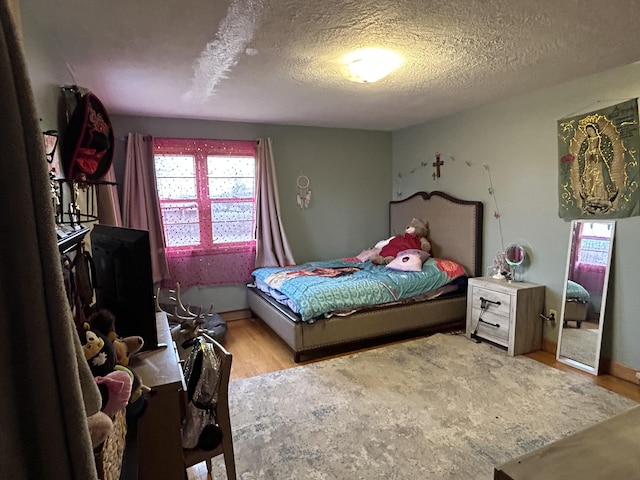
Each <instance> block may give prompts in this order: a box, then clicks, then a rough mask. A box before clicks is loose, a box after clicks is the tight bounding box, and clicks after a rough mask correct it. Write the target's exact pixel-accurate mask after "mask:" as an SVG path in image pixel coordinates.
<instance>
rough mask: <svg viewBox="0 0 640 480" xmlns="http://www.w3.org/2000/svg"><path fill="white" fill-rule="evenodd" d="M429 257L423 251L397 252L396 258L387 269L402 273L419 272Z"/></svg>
mask: <svg viewBox="0 0 640 480" xmlns="http://www.w3.org/2000/svg"><path fill="white" fill-rule="evenodd" d="M429 256H430V255H429V254H428V253H427V252H425V251H424V250H417V249H411V250H403V251H402V252H398V255H396V258H394V259H393V260H391V262H389V263H388V264H387V268H390V269H391V270H400V271H403V272H421V271H422V264H423V263H424V262H426V261H427V259H428V258H429Z"/></svg>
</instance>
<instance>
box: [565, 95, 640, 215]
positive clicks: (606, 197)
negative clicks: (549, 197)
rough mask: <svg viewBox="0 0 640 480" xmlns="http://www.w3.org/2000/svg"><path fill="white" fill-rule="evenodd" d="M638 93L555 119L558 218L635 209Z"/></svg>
mask: <svg viewBox="0 0 640 480" xmlns="http://www.w3.org/2000/svg"><path fill="white" fill-rule="evenodd" d="M639 150H640V135H639V130H638V99H637V98H635V99H632V100H628V101H626V102H623V103H619V104H617V105H612V106H610V107H606V108H602V109H600V110H597V111H593V112H590V113H586V114H581V115H576V116H572V117H568V118H564V119H561V120H559V121H558V157H559V161H558V165H559V171H558V195H559V203H560V206H559V211H558V214H559V216H560V218H566V219H575V218H589V217H598V218H621V217H630V216H634V215H640V190H639V185H638V182H639V178H640V167H639V166H638V151H639Z"/></svg>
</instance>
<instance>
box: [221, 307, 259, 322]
mask: <svg viewBox="0 0 640 480" xmlns="http://www.w3.org/2000/svg"><path fill="white" fill-rule="evenodd" d="M218 315H220V316H221V317H222V318H223V319H224V321H225V322H233V321H234V320H246V319H247V318H251V310H249V309H248V308H245V309H243V310H232V311H229V312H220V313H218Z"/></svg>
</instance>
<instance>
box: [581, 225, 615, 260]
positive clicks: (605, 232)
mask: <svg viewBox="0 0 640 480" xmlns="http://www.w3.org/2000/svg"><path fill="white" fill-rule="evenodd" d="M610 238H611V231H610V228H608V226H607V225H606V224H603V223H585V224H584V225H583V226H582V231H581V236H580V251H579V253H578V262H579V263H581V264H587V265H598V266H602V267H603V266H606V265H607V263H608V260H609V242H610Z"/></svg>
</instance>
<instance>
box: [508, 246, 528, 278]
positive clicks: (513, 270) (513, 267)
mask: <svg viewBox="0 0 640 480" xmlns="http://www.w3.org/2000/svg"><path fill="white" fill-rule="evenodd" d="M514 251H517V253H518V257H520V261H518V262H515V261H513V260H511V258H510V257H511V255H510V254H511V253H513V252H514ZM526 259H527V251H526V250H525V249H524V247H523V246H522V245H520V244H518V243H512V244H510V245H508V246H507V248H505V249H504V260H505V262H507V265H509V270H510V272H509V282H517V281H518V279H517V278H516V274H517V271H518V267H519V266H521V265H522V264H523V263H524V261H525V260H526Z"/></svg>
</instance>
